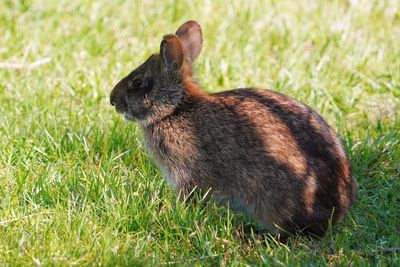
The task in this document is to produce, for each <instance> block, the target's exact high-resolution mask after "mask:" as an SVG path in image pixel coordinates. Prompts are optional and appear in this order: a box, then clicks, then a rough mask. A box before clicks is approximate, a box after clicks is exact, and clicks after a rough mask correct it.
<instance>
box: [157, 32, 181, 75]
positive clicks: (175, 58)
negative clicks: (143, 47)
mask: <svg viewBox="0 0 400 267" xmlns="http://www.w3.org/2000/svg"><path fill="white" fill-rule="evenodd" d="M160 56H161V58H162V62H163V68H164V69H165V70H167V71H179V70H180V69H181V67H182V64H183V50H182V46H181V44H180V41H179V39H178V37H177V36H176V35H173V34H168V35H165V36H164V38H163V40H162V42H161V45H160Z"/></svg>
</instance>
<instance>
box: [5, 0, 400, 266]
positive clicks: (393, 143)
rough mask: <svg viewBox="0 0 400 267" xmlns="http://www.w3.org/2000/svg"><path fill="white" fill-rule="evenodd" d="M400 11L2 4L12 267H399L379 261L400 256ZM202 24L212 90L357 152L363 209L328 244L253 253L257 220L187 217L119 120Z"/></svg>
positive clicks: (320, 4) (269, 5) (362, 4)
mask: <svg viewBox="0 0 400 267" xmlns="http://www.w3.org/2000/svg"><path fill="white" fill-rule="evenodd" d="M399 12H400V4H399V2H398V1H361V0H359V1H356V0H352V1H344V0H335V1H306V0H303V1H289V0H287V1H286V0H284V1H233V2H230V3H229V4H228V3H227V2H226V1H222V0H220V1H201V2H200V1H195V2H192V1H188V2H181V1H164V2H162V1H143V2H141V1H101V2H96V1H66V0H62V1H39V0H38V1H29V0H28V1H12V0H6V1H1V2H0V36H1V38H0V63H7V64H8V65H7V64H3V65H2V64H0V236H1V238H0V265H10V266H15V265H20V266H27V265H34V264H42V265H43V266H47V265H54V266H59V265H75V264H76V265H92V264H95V263H96V264H102V265H111V266H113V265H128V264H129V265H135V264H137V265H144V264H148V265H149V264H153V265H154V264H155V265H161V264H168V263H175V264H178V265H188V264H195V263H203V264H204V265H210V264H227V265H231V264H232V265H246V264H248V265H260V264H261V265H262V264H264V265H274V266H275V265H291V266H292V265H308V264H313V265H344V266H347V265H349V264H356V265H361V264H362V265H382V266H386V265H398V264H400V259H399V256H398V254H396V253H391V254H387V255H384V254H380V253H378V254H374V253H372V251H373V250H374V249H380V248H386V247H400V234H399V230H398V229H399V225H400V219H399V218H400V208H399V207H400V202H399V201H400V199H399V192H400V180H399V173H400V122H399V119H400V113H399V111H400V100H399V99H400V46H399V41H400V13H399ZM188 19H196V20H198V21H199V22H200V24H201V25H202V27H203V35H204V36H203V37H204V49H203V51H202V54H201V56H200V58H199V60H198V62H197V65H196V69H197V76H198V78H199V80H200V83H201V84H202V86H203V87H204V89H205V90H206V91H208V92H216V91H221V90H225V89H229V88H237V87H244V86H246V87H247V86H254V87H265V88H272V89H274V90H277V91H279V92H282V93H284V94H288V95H290V96H292V97H294V98H297V99H299V100H300V101H302V102H304V103H306V104H307V105H309V106H311V107H312V108H314V109H315V110H317V111H318V112H319V113H321V114H322V115H323V116H324V117H325V118H326V119H327V121H328V122H329V123H330V124H331V125H332V126H333V127H334V128H335V129H337V131H338V132H339V133H340V134H341V136H342V137H343V140H344V142H345V145H346V147H347V149H348V151H349V154H350V157H351V160H352V163H353V171H354V175H355V177H356V179H357V180H358V183H359V197H358V201H357V203H356V204H355V206H354V208H353V209H352V212H351V214H350V215H349V216H348V217H347V218H346V219H345V220H344V221H343V222H342V223H341V224H339V225H338V226H337V227H334V228H333V229H332V231H331V232H330V233H329V234H328V235H327V236H326V237H325V238H324V239H322V240H310V239H307V238H303V237H298V238H293V240H291V242H289V244H287V245H279V244H276V243H274V241H272V240H269V239H268V240H267V241H266V242H259V241H252V242H250V241H249V240H242V239H238V238H237V235H236V228H235V227H237V225H238V224H239V223H240V222H247V220H246V218H243V217H241V216H239V215H237V214H232V213H231V212H230V211H228V210H227V209H225V208H221V207H217V206H215V205H214V204H212V203H210V204H208V205H206V206H204V205H194V204H187V203H180V202H179V201H177V195H176V193H175V192H173V191H172V190H171V189H170V188H169V187H168V186H167V184H166V182H164V181H163V179H162V177H161V175H160V173H159V172H158V170H157V168H156V167H155V165H154V164H153V163H152V161H151V159H149V158H148V157H147V155H146V154H145V152H144V150H143V147H142V144H141V141H140V140H141V138H140V132H139V131H138V129H137V128H136V126H135V125H134V124H133V123H128V122H126V121H124V120H122V119H121V118H120V117H119V116H118V114H116V112H115V111H114V110H113V109H112V107H111V106H110V105H109V101H108V94H109V92H110V90H111V88H112V86H113V85H114V84H115V83H116V82H117V81H118V80H119V79H120V78H121V77H123V76H124V75H126V74H127V73H129V72H130V71H131V70H132V69H133V68H135V67H136V66H137V65H138V64H140V63H141V62H142V61H143V60H144V59H146V58H147V57H148V56H149V55H150V54H151V53H155V52H157V50H158V48H159V43H160V40H161V37H162V36H163V35H164V34H166V33H171V32H173V31H174V30H175V29H176V28H177V27H178V26H179V25H180V24H182V23H183V22H185V21H186V20H188ZM45 58H50V61H49V62H47V63H44V64H42V65H39V66H36V67H34V68H31V69H28V68H22V69H15V68H12V67H11V65H10V64H15V63H18V64H22V65H24V64H25V65H26V66H27V65H28V64H30V63H33V62H37V61H40V60H43V59H45ZM1 66H2V67H1ZM7 66H8V67H7Z"/></svg>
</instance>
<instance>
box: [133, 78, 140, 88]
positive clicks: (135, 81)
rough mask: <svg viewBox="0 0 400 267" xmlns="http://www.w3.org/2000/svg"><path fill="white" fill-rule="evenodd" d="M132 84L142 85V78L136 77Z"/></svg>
mask: <svg viewBox="0 0 400 267" xmlns="http://www.w3.org/2000/svg"><path fill="white" fill-rule="evenodd" d="M132 84H133V86H134V87H140V86H141V85H142V80H141V79H138V78H136V79H134V80H133V81H132Z"/></svg>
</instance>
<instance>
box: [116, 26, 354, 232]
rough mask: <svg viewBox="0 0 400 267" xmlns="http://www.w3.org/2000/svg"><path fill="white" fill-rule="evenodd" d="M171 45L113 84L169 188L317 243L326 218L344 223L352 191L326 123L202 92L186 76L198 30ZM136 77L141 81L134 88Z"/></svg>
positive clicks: (247, 95)
mask: <svg viewBox="0 0 400 267" xmlns="http://www.w3.org/2000/svg"><path fill="white" fill-rule="evenodd" d="M188 35H190V36H188ZM171 36H172V37H171ZM168 39H171V40H173V41H172V42H170V43H166V41H165V40H166V38H164V40H163V42H162V44H161V47H160V55H153V56H151V57H150V58H149V59H148V60H147V61H146V62H145V63H144V64H143V65H141V66H140V67H139V68H138V69H136V70H134V71H133V72H132V73H131V74H129V75H128V76H127V77H125V78H124V79H122V81H120V82H119V83H118V84H117V85H116V87H115V88H114V89H113V91H112V92H111V96H110V101H111V103H112V104H113V105H115V107H116V110H117V111H118V112H121V113H124V114H125V116H126V117H127V118H128V119H132V120H135V121H137V122H138V123H139V125H140V126H141V128H142V129H143V131H144V136H145V142H146V144H147V148H148V151H149V152H150V154H151V155H152V156H153V158H154V159H155V161H156V162H157V164H158V166H159V167H160V169H161V171H162V173H163V175H164V177H165V178H166V179H167V180H168V181H169V183H170V184H171V185H172V186H174V187H175V188H177V189H178V190H180V191H181V192H182V193H183V194H184V195H185V194H188V193H189V192H191V191H192V190H193V189H194V188H197V189H198V190H199V191H200V192H203V191H208V190H211V192H212V195H213V197H214V199H215V200H216V201H219V202H221V203H225V204H228V205H229V206H230V207H232V208H234V209H237V210H239V211H242V212H244V213H245V214H247V215H249V216H251V217H253V218H254V219H256V220H257V221H258V222H259V223H260V225H262V226H263V227H265V228H266V229H268V230H269V231H271V232H280V231H281V230H283V231H287V232H289V233H294V232H297V231H299V230H304V231H306V232H310V233H313V234H317V235H322V234H323V233H324V232H325V231H326V229H327V226H328V224H329V221H330V219H332V222H333V223H335V222H337V221H338V220H339V219H340V218H342V217H343V215H344V214H346V212H347V211H348V210H349V208H350V206H351V204H352V203H353V201H354V199H355V196H356V183H355V181H354V179H353V177H352V175H351V168H350V163H349V160H348V158H347V155H346V152H345V150H344V148H343V146H342V144H341V142H340V140H339V138H338V137H337V135H336V134H335V133H334V131H333V130H332V129H331V128H330V127H329V126H328V125H327V123H326V122H325V121H324V120H323V119H322V118H321V117H320V116H319V115H318V114H317V113H316V112H315V111H313V110H312V109H310V108H309V107H307V106H305V105H303V104H301V103H299V102H297V101H296V100H294V99H292V98H289V97H287V96H285V95H282V94H279V93H276V92H273V91H270V90H262V89H236V90H231V91H225V92H220V93H216V94H207V93H205V92H204V91H203V90H201V89H200V87H199V86H198V84H197V82H196V81H195V79H194V76H193V69H192V62H193V60H194V59H195V58H196V57H197V56H198V54H199V53H200V50H201V40H202V39H201V29H200V26H199V25H198V24H197V23H195V22H193V21H190V22H188V23H185V24H184V25H182V27H181V28H180V29H178V31H177V35H176V38H174V35H168ZM176 40H179V41H178V42H177V41H176ZM167 42H168V40H167ZM188 49H189V50H188ZM182 50H183V52H182V53H180V52H179V51H182ZM182 56H183V58H184V60H183V61H182V60H181V57H182ZM138 77H139V78H140V79H142V81H143V82H142V84H141V86H139V87H135V86H133V85H132V84H134V80H135V79H137V78H138Z"/></svg>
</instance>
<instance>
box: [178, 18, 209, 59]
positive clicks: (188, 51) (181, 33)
mask: <svg viewBox="0 0 400 267" xmlns="http://www.w3.org/2000/svg"><path fill="white" fill-rule="evenodd" d="M176 35H177V36H178V37H179V40H180V41H181V44H182V47H183V50H184V52H185V55H186V57H187V58H188V59H189V60H190V61H194V60H195V59H196V58H197V57H198V56H199V54H200V52H201V47H202V44H203V37H202V32H201V27H200V25H199V24H198V23H197V22H196V21H193V20H191V21H188V22H186V23H184V24H183V25H182V26H181V27H179V29H178V30H177V31H176Z"/></svg>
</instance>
